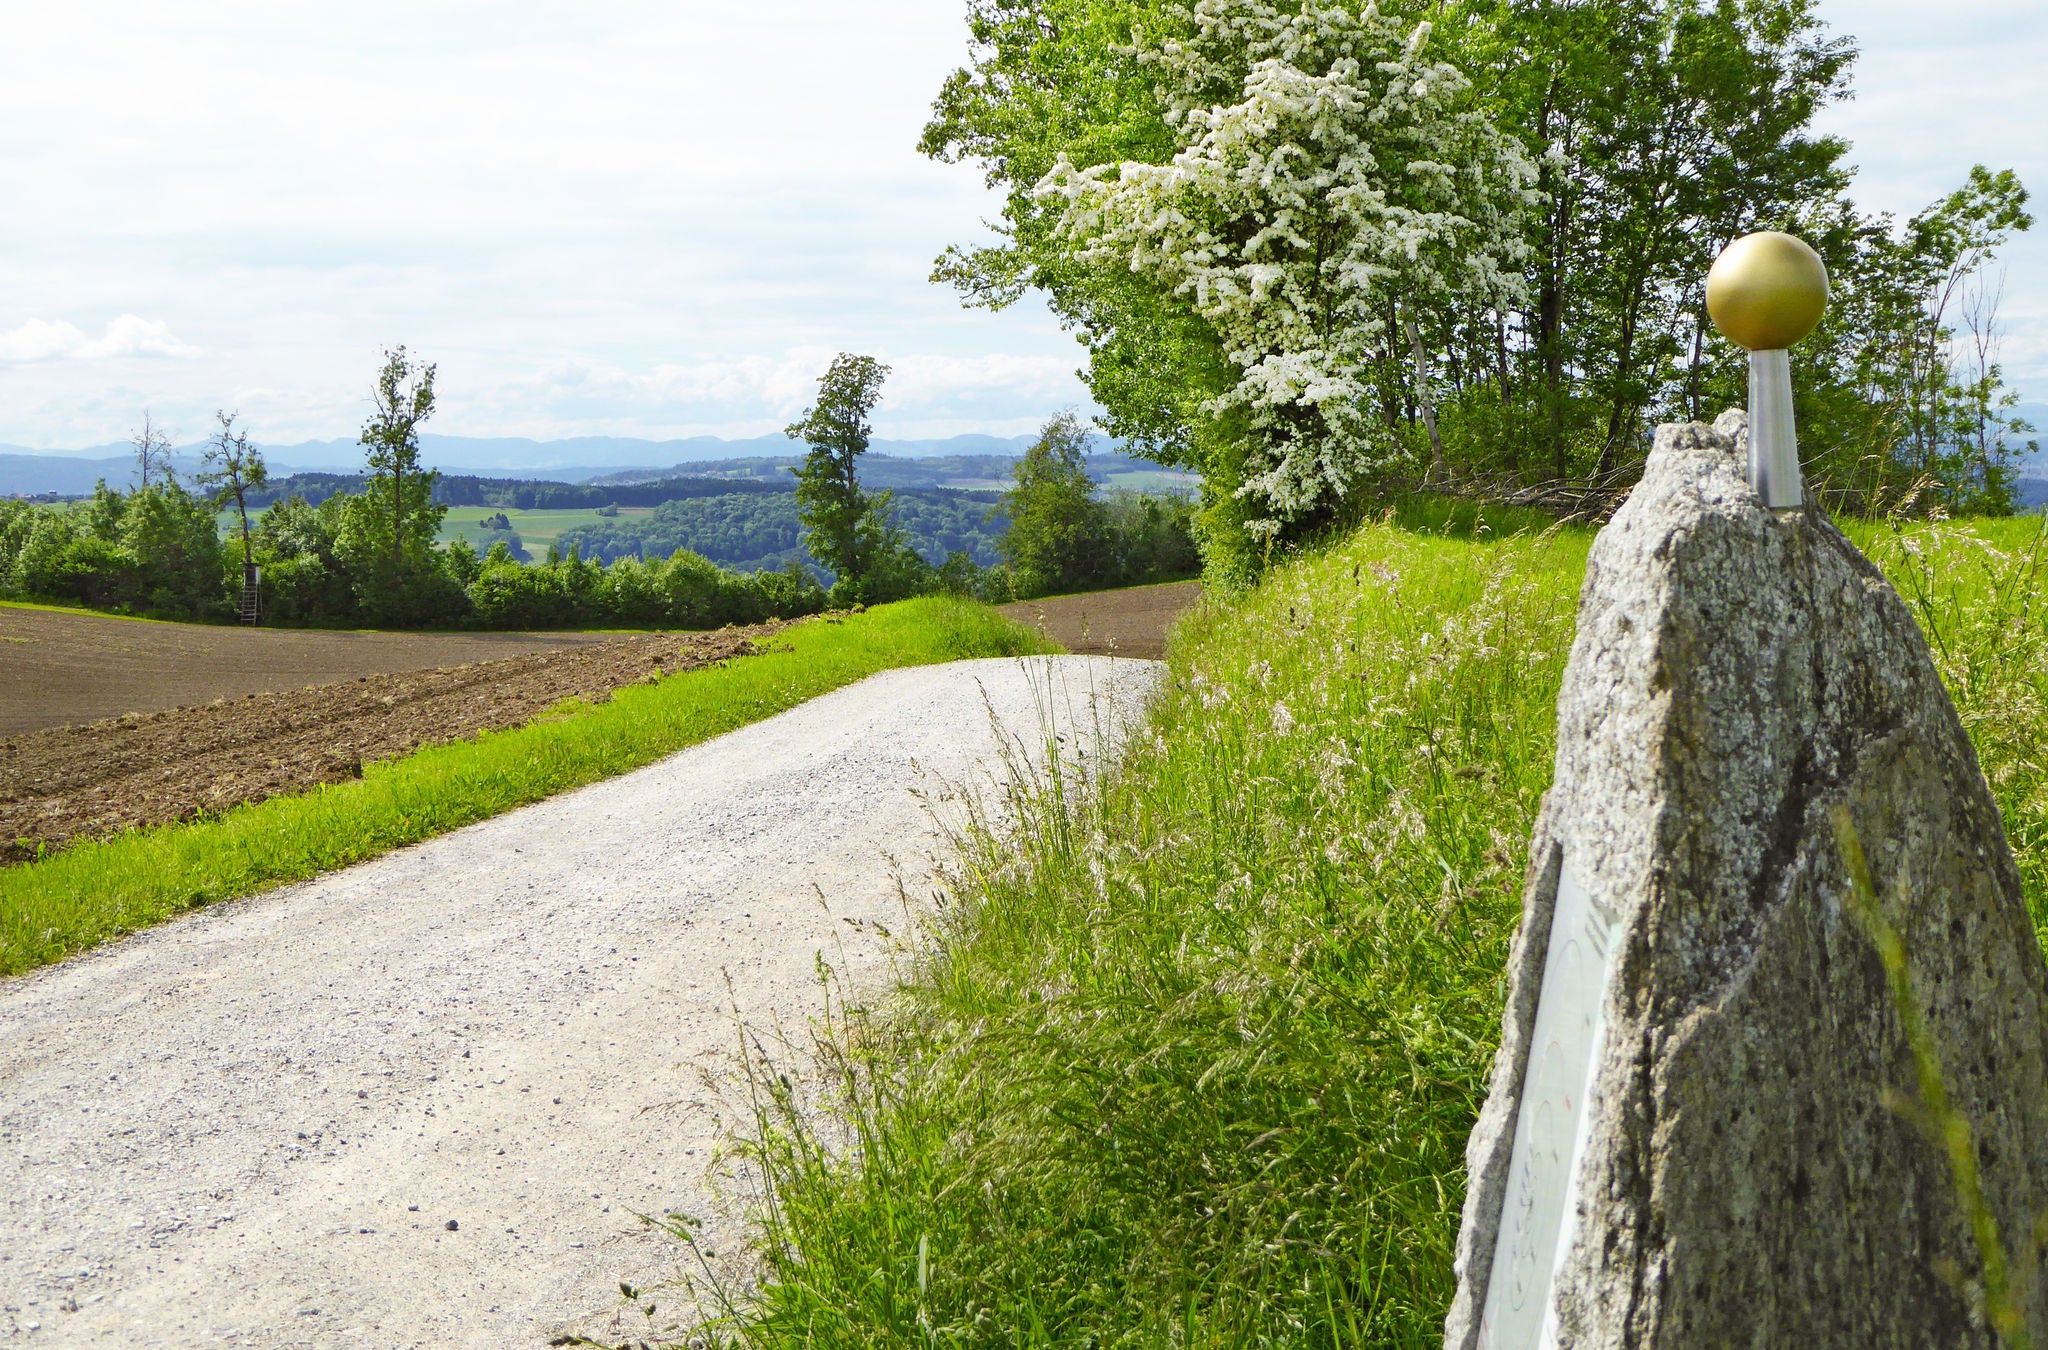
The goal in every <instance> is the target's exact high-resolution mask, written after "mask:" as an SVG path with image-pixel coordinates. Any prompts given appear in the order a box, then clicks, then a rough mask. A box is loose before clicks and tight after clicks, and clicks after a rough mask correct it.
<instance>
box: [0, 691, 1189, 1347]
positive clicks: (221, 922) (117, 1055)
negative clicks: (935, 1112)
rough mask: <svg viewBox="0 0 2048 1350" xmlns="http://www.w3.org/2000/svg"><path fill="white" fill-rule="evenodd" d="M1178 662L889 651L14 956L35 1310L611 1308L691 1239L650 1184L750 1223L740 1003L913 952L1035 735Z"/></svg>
mask: <svg viewBox="0 0 2048 1350" xmlns="http://www.w3.org/2000/svg"><path fill="white" fill-rule="evenodd" d="M1157 672H1158V667H1157V666H1155V665H1154V664H1152V663H1150V662H1140V661H1123V660H1114V661H1113V660H1108V659H1104V658H1099V657H1060V658H1034V659H1032V660H1030V661H1028V662H1027V661H1015V660H998V661H976V662H962V663H957V664H954V665H949V666H939V667H926V668H922V669H915V670H902V671H893V672H889V673H886V674H882V675H877V676H874V677H873V678H871V679H868V680H865V681H863V682H862V683H860V684H858V685H855V686H852V687H851V688H848V689H844V690H841V691H839V692H837V693H834V694H830V695H827V696H825V697H823V698H820V699H817V700H815V701H813V702H811V703H808V704H806V705H804V706H802V707H800V708H796V709H793V710H791V711H790V712H787V713H784V714H782V715H781V716H779V717H775V718H772V719H770V720H768V721H765V722H761V723H758V724H756V725H754V726H751V727H748V728H745V729H743V730H740V731H737V732H734V733H732V734H730V735H727V736H724V737H721V738H720V739H718V740H715V741H712V742H709V743H707V744H705V745H702V746H698V747H695V748H693V749H690V750H687V751H684V752H682V753H681V754H678V755H675V756H673V757H671V758H670V759H667V760H665V761H663V762H662V763H660V764H657V765H653V766H650V767H649V768H646V769H642V770H640V771H638V772H636V773H633V774H629V775H627V776H625V777H622V778H617V779H613V780H611V781H609V782H605V783H600V784H596V785H593V786H591V787H588V788H584V789H581V790H579V791H576V792H572V793H568V794H565V795H563V796H561V797H557V798H554V799H552V800H550V801H546V802H542V803H539V804H537V805H535V806H531V807H527V808H525V809H522V810H519V811H515V812H512V813H509V814H507V815H504V816H500V817H498V818H496V819H494V820H490V821H486V822H484V823H482V824H479V825H475V826H472V827H470V828H468V829H465V830H461V831H459V832H457V833H454V834H451V835H447V836H444V837H442V838H440V839H436V840H433V841H431V842H429V843H426V844H423V845H420V846H418V847H416V848H411V849H407V850H404V851H402V852H400V853H397V854H394V855H392V856H390V857H387V858H384V859H381V860H379V861H376V862H372V863H367V864H364V865H362V866H359V867H355V868H351V869H349V870H347V871H344V872H340V873H336V874H334V875H331V876H327V877H323V878H320V879H318V880H315V881H312V882H308V883H305V884H303V885H299V886H294V887H289V888H285V889H282V890H279V891H275V892H272V893H270V894H267V895H263V896H258V897H255V898H253V899H250V900H246V901H240V902H235V903H232V904H225V905H221V906H218V907H216V908H213V909H210V910H207V911H204V912H202V913H199V914H196V915H194V916H192V917H189V918H187V919H184V920H181V921H178V922H174V923H171V924H167V925H164V926H163V927H160V928H157V929H153V930H151V931H149V932H146V933H142V934H140V935H138V936H136V937H133V938H130V939H128V940H126V941H124V942H120V943H116V944H113V945H112V946H110V947H108V948H105V949H102V950H100V951H97V952H94V953H90V954H88V955H85V956H82V957H80V958H77V959H75V960H72V961H69V962H66V963H64V964H62V965H60V966H56V967H53V968H50V969H47V970H44V971H40V972H37V973H35V974H32V975H28V976H25V977H22V978H20V979H17V980H14V981H11V982H8V983H6V984H4V985H0V1341H5V1342H8V1343H21V1344H48V1345H97V1344H112V1345H145V1344H147V1345H173V1346H177V1345H214V1344H239V1345H261V1346H266V1347H269V1346H299V1345H306V1346H330V1345H332V1346H340V1345H350V1346H353V1345H378V1346H413V1345H417V1346H428V1345H431V1346H436V1347H440V1346H492V1347H501V1346H521V1345H540V1344H544V1343H545V1342H546V1341H547V1340H548V1339H550V1338H551V1337H553V1336H555V1335H557V1334H559V1333H561V1332H564V1331H575V1332H588V1333H592V1334H601V1333H602V1332H603V1331H604V1329H605V1328H606V1327H607V1326H608V1325H609V1324H610V1319H611V1315H612V1310H613V1309H614V1308H615V1306H616V1304H617V1302H618V1299H617V1293H616V1287H617V1284H618V1282H619V1281H620V1280H629V1281H631V1282H633V1283H635V1284H640V1285H650V1284H655V1283H658V1282H660V1281H661V1280H663V1279H664V1278H666V1277H668V1276H669V1275H671V1274H672V1273H673V1269H674V1263H675V1261H676V1253H675V1251H674V1247H673V1244H671V1243H669V1242H668V1241H666V1240H657V1239H656V1238H654V1237H650V1236H648V1235H647V1233H646V1232H645V1230H644V1229H643V1227H642V1225H641V1224H640V1223H639V1221H638V1220H637V1218H636V1217H635V1216H636V1214H639V1213H647V1214H663V1213H668V1212H671V1211H679V1212H683V1213H688V1214H692V1215H697V1216H700V1217H704V1218H706V1219H707V1220H708V1222H707V1226H706V1228H705V1236H704V1241H705V1242H706V1243H707V1244H708V1245H710V1246H712V1247H713V1248H714V1249H715V1248H717V1247H718V1246H720V1245H724V1244H728V1243H731V1242H733V1241H734V1240H735V1239H736V1237H737V1228H736V1224H737V1220H736V1218H735V1216H734V1214H733V1213H732V1212H731V1206H732V1201H731V1200H730V1198H729V1197H728V1198H723V1199H721V1198H720V1197H719V1195H718V1194H717V1193H715V1192H714V1189H713V1188H712V1186H711V1184H710V1183H711V1177H710V1174H709V1168H710V1167H711V1162H712V1151H713V1149H714V1147H715V1146H716V1145H717V1143H718V1141H719V1139H720V1138H721V1134H722V1130H721V1122H720V1121H719V1119H718V1111H719V1106H720V1098H719V1096H718V1094H717V1093H716V1092H715V1091H713V1090H712V1088H710V1087H708V1086H707V1079H706V1072H707V1071H708V1072H709V1074H710V1079H711V1081H714V1082H715V1081H716V1079H717V1077H718V1075H719V1074H720V1073H721V1072H729V1069H730V1065H731V1054H730V1051H731V1048H732V1047H733V1046H734V1045H735V1043H736V1039H737V1022H736V1014H737V1017H738V1018H743V1019H745V1021H746V1022H747V1023H748V1024H750V1025H770V1024H774V1023H778V1022H779V1023H780V1024H781V1025H783V1026H786V1027H787V1026H800V1025H801V1024H802V1023H803V1022H804V1020H805V1019H806V1018H808V1017H811V1016H813V1015H814V1014H815V1013H816V1012H817V1010H818V1009H819V1008H820V1007H821V995H820V992H819V986H818V983H817V977H816V964H817V961H818V958H819V955H820V954H821V953H822V954H824V956H825V957H826V959H828V960H830V961H832V962H833V963H834V964H835V965H836V966H838V967H839V968H840V969H841V970H843V971H845V972H847V973H848V974H849V975H850V976H851V977H852V979H853V980H854V982H855V983H856V984H857V985H867V986H870V987H872V986H874V985H876V984H878V983H879V982H880V981H882V980H883V979H884V978H885V977H886V974H887V970H888V964H889V962H890V960H891V959H892V952H893V951H895V950H896V949H897V948H896V946H895V943H894V942H892V940H891V938H890V937H889V936H888V932H889V931H893V932H895V933H896V934H898V935H899V938H900V936H901V935H902V934H903V933H904V932H905V931H906V918H905V913H904V906H905V903H906V900H905V896H908V897H910V900H909V903H910V904H911V905H912V906H913V907H914V906H916V905H918V904H920V903H923V897H924V896H925V895H926V894H927V893H928V881H929V878H930V877H931V874H932V869H933V867H934V865H935V860H936V859H937V858H939V857H940V856H942V852H941V851H942V849H943V847H944V845H943V842H942V838H941V835H940V832H939V823H940V822H941V821H943V820H944V819H945V818H946V817H947V816H948V813H950V812H952V811H954V810H957V809H958V808H957V802H958V799H959V793H960V792H961V791H962V790H963V789H964V790H986V789H987V788H988V787H990V786H991V785H993V783H994V782H995V781H996V780H995V777H994V775H996V774H997V773H998V772H999V771H1000V770H999V756H998V753H997V750H998V746H999V744H1000V743H1001V740H1002V737H1003V736H1004V735H1005V734H1007V735H1008V736H1009V737H1010V738H1012V740H1013V743H1014V744H1019V745H1022V746H1024V747H1026V749H1027V750H1029V749H1030V748H1031V747H1037V746H1041V745H1043V743H1044V741H1045V739H1046V737H1045V735H1044V727H1045V725H1046V721H1047V719H1048V717H1050V719H1051V721H1052V722H1053V724H1054V725H1056V726H1058V727H1060V728H1061V729H1062V730H1067V731H1070V732H1078V733H1079V734H1076V735H1069V736H1068V742H1067V743H1068V745H1069V747H1077V746H1083V745H1087V744H1090V743H1094V744H1097V745H1103V744H1107V743H1108V742H1107V741H1100V740H1097V735H1098V730H1097V729H1100V733H1099V734H1100V735H1101V736H1104V737H1107V738H1110V739H1111V740H1113V738H1114V736H1115V734H1116V729H1117V728H1118V727H1119V726H1120V725H1122V723H1123V720H1124V719H1125V718H1126V717H1127V716H1128V715H1129V713H1130V712H1131V711H1132V710H1133V709H1135V708H1136V707H1137V706H1138V705H1139V704H1140V702H1141V701H1142V699H1143V697H1144V696H1145V694H1146V693H1147V692H1148V691H1149V690H1150V688H1151V687H1152V684H1153V682H1154V681H1155V680H1156V678H1157ZM899 879H900V883H901V887H902V889H901V890H899ZM913 922H914V920H913ZM885 930H887V931H885Z"/></svg>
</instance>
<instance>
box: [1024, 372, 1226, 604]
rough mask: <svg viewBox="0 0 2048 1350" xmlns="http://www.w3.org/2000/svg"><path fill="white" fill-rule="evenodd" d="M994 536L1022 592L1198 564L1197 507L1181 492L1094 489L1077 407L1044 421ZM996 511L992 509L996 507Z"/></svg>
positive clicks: (1142, 577) (1161, 577)
mask: <svg viewBox="0 0 2048 1350" xmlns="http://www.w3.org/2000/svg"><path fill="white" fill-rule="evenodd" d="M1014 473H1015V479H1016V486H1015V487H1013V488H1012V489H1011V490H1010V492H1009V493H1008V494H1007V495H1006V496H1005V497H1004V498H1003V509H1004V510H1005V511H1007V512H1008V514H1009V528H1008V529H1007V530H1005V531H1004V532H1003V535H1002V537H1001V539H1000V540H998V542H997V548H998V549H999V550H1000V551H1001V553H1002V555H1003V562H1004V565H1005V566H1006V567H1007V568H1008V571H1009V582H1010V585H1011V587H1012V589H1013V590H1014V592H1015V593H1016V594H1017V595H1019V596H1038V595H1051V594H1055V593H1057V592H1062V591H1081V590H1099V589H1104V588H1107V587H1111V586H1135V585H1142V584H1144V583H1147V582H1153V581H1165V580H1170V579H1172V578H1175V577H1183V576H1188V575H1191V574H1193V573H1194V572H1195V571H1196V570H1197V569H1198V565H1199V564H1198V559H1197V557H1196V554H1195V545H1194V536H1193V531H1192V508H1191V507H1190V506H1189V504H1188V503H1187V502H1186V501H1184V500H1182V499H1179V498H1173V497H1166V498H1161V497H1151V496H1139V495H1136V494H1131V493H1115V494H1112V495H1110V496H1109V497H1107V498H1100V497H1098V496H1097V495H1096V492H1095V484H1094V482H1093V481H1092V480H1091V479H1090V477H1089V475H1088V467H1087V432H1086V431H1085V430H1084V429H1083V427H1082V425H1081V422H1080V419H1079V418H1077V417H1076V416H1075V415H1074V414H1073V413H1072V412H1065V413H1061V414H1060V415H1059V416H1057V417H1055V418H1053V419H1052V420H1051V421H1050V422H1047V423H1046V424H1045V428H1044V430H1043V432H1042V433H1041V434H1040V436H1039V439H1038V442H1037V444H1035V445H1033V446H1032V447H1031V448H1030V449H1029V450H1027V451H1026V452H1025V454H1024V458H1023V459H1021V460H1019V461H1018V462H1017V467H1016V469H1015V471H1014ZM991 514H993V513H991Z"/></svg>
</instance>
